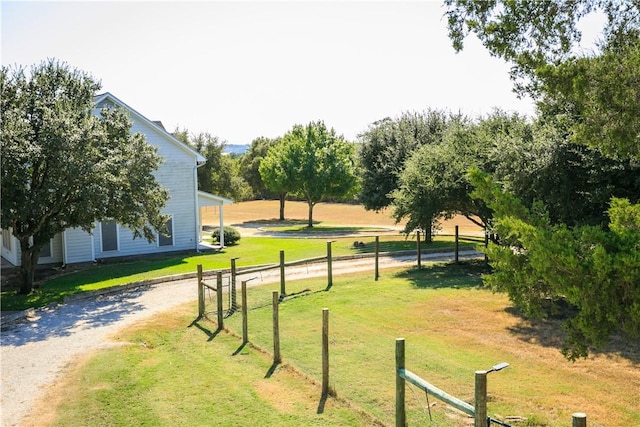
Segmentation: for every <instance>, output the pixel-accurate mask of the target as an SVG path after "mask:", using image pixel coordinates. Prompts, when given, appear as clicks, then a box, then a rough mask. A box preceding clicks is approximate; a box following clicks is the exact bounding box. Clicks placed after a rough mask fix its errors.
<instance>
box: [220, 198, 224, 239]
mask: <svg viewBox="0 0 640 427" xmlns="http://www.w3.org/2000/svg"><path fill="white" fill-rule="evenodd" d="M220 246H221V247H223V248H224V203H220Z"/></svg>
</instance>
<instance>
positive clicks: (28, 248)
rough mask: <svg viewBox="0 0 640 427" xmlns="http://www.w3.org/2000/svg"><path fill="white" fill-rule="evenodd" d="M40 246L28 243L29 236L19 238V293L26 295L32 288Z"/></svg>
mask: <svg viewBox="0 0 640 427" xmlns="http://www.w3.org/2000/svg"><path fill="white" fill-rule="evenodd" d="M40 249H41V247H38V246H33V245H29V238H28V237H27V238H22V239H20V251H21V254H20V275H21V282H20V294H21V295H28V294H30V293H31V291H32V290H33V282H34V280H35V272H36V266H37V265H38V259H39V258H40Z"/></svg>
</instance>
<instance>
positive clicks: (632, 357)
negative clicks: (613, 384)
mask: <svg viewBox="0 0 640 427" xmlns="http://www.w3.org/2000/svg"><path fill="white" fill-rule="evenodd" d="M505 311H506V312H507V313H509V314H511V315H513V316H516V317H518V318H520V321H519V322H518V324H516V325H514V326H512V327H509V328H508V330H509V332H511V333H512V334H513V335H515V336H516V337H517V338H518V339H519V340H520V341H523V342H526V343H529V344H536V345H541V346H543V347H548V348H554V349H556V350H558V351H560V350H561V349H562V347H563V343H564V340H565V338H566V336H567V334H566V332H565V329H564V327H563V322H564V321H565V320H566V318H567V317H566V316H563V315H561V314H555V315H553V316H549V317H547V318H544V319H537V318H531V317H528V316H526V315H524V314H523V313H522V312H521V311H520V310H518V309H517V308H515V307H509V308H506V309H505ZM589 353H590V354H593V355H601V356H605V357H609V356H613V355H617V356H619V357H621V358H623V359H626V360H628V361H630V362H632V363H633V364H635V365H640V342H638V341H637V340H635V341H634V340H633V339H631V338H629V337H624V336H621V335H614V336H612V337H611V338H610V339H609V342H607V343H606V344H605V345H603V346H602V347H601V348H590V349H589Z"/></svg>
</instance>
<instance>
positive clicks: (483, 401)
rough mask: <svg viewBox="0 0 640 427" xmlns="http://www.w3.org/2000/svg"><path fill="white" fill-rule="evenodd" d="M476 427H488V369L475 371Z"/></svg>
mask: <svg viewBox="0 0 640 427" xmlns="http://www.w3.org/2000/svg"><path fill="white" fill-rule="evenodd" d="M475 382H476V387H475V400H474V410H475V417H474V421H475V422H474V424H473V425H474V427H487V371H476V373H475Z"/></svg>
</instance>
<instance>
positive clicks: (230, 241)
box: [211, 225, 242, 246]
mask: <svg viewBox="0 0 640 427" xmlns="http://www.w3.org/2000/svg"><path fill="white" fill-rule="evenodd" d="M223 230H224V244H225V245H228V246H233V245H236V244H237V243H238V242H239V241H240V238H241V237H242V236H240V232H239V231H238V230H236V229H235V228H233V227H229V226H227V225H225V226H224V228H223ZM211 237H212V238H213V241H214V242H220V227H216V228H214V229H213V231H212V232H211Z"/></svg>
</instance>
